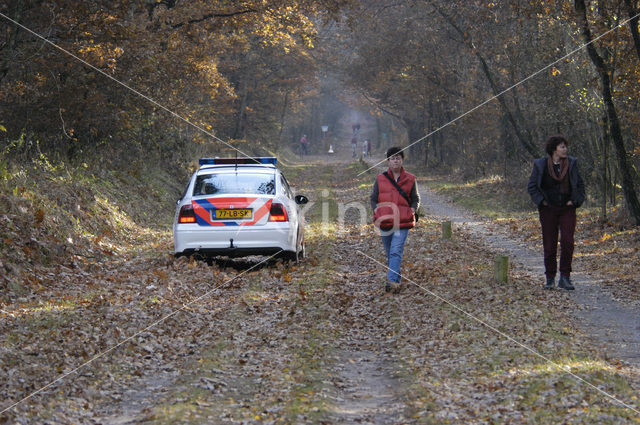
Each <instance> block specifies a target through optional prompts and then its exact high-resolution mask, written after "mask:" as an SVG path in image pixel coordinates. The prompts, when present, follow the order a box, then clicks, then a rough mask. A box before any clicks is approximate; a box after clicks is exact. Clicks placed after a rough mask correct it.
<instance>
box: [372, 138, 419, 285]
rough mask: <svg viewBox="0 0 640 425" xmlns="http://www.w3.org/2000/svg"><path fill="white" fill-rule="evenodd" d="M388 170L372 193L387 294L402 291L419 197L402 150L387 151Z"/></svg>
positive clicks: (414, 177)
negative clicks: (404, 262) (407, 247)
mask: <svg viewBox="0 0 640 425" xmlns="http://www.w3.org/2000/svg"><path fill="white" fill-rule="evenodd" d="M387 162H388V164H389V168H388V170H387V171H385V172H384V173H381V174H378V176H377V178H376V181H375V183H374V184H373V191H372V192H371V197H370V201H371V208H372V209H373V224H374V225H375V226H376V227H377V228H378V229H380V236H381V237H382V245H383V246H384V250H385V253H386V255H387V267H388V272H387V281H386V284H385V291H386V292H389V291H391V290H393V291H394V292H396V293H397V292H399V291H400V282H401V277H402V276H401V272H400V268H401V265H402V257H403V253H404V244H405V242H406V240H407V236H408V235H409V229H411V228H413V227H414V226H415V225H416V221H417V210H418V207H419V206H420V194H419V193H418V185H417V182H416V176H414V175H413V174H411V173H409V172H407V171H406V170H405V169H404V168H403V166H402V165H403V162H404V152H403V150H402V149H401V148H399V147H392V148H389V150H387Z"/></svg>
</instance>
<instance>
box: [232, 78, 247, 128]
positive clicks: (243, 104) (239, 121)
mask: <svg viewBox="0 0 640 425" xmlns="http://www.w3.org/2000/svg"><path fill="white" fill-rule="evenodd" d="M247 74H248V72H247ZM248 87H249V76H248V75H245V77H244V80H243V81H242V97H241V99H240V107H239V108H238V115H237V118H236V127H235V130H234V132H233V138H234V139H242V138H244V121H245V116H246V109H247V97H248V93H249V89H248Z"/></svg>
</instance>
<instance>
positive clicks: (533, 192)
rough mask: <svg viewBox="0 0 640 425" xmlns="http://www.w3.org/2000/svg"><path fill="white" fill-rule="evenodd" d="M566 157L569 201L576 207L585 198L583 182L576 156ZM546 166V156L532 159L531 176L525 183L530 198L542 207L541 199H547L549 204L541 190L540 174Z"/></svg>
mask: <svg viewBox="0 0 640 425" xmlns="http://www.w3.org/2000/svg"><path fill="white" fill-rule="evenodd" d="M568 159H569V172H568V173H569V181H570V182H571V202H572V203H573V205H574V206H575V207H576V208H578V207H579V206H580V205H582V203H583V202H584V199H585V191H584V182H583V181H582V177H580V173H579V172H578V160H577V158H575V157H573V156H570V157H568ZM546 166H547V157H546V156H545V157H544V158H538V159H536V160H535V161H533V170H532V171H531V177H529V184H528V185H527V191H528V192H529V195H530V196H531V200H532V201H533V203H534V204H536V205H537V206H538V208H540V207H542V201H547V203H548V204H550V202H549V200H548V199H547V197H546V194H545V193H544V191H543V190H542V175H543V173H544V169H545V167H546Z"/></svg>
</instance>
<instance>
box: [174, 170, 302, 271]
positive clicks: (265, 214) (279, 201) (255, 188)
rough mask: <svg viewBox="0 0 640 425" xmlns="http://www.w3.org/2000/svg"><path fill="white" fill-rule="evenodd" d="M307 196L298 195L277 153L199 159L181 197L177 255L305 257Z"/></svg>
mask: <svg viewBox="0 0 640 425" xmlns="http://www.w3.org/2000/svg"><path fill="white" fill-rule="evenodd" d="M307 202H308V199H307V198H306V197H305V196H302V195H297V196H294V194H293V192H292V190H291V187H290V186H289V183H288V182H287V179H285V177H284V175H283V174H282V172H281V171H280V170H279V169H277V168H276V158H235V159H227V158H201V159H200V169H199V170H198V171H196V172H195V173H194V174H193V176H192V177H191V179H190V180H189V184H188V185H187V189H186V190H185V193H184V195H183V196H182V198H181V199H179V200H178V207H177V209H176V215H175V219H174V222H173V243H174V254H175V255H176V256H181V255H194V256H196V255H197V256H200V257H202V258H210V257H213V256H217V255H226V256H230V257H242V256H248V255H273V254H279V256H281V257H284V258H287V259H289V260H293V261H298V259H299V258H302V257H303V256H304V250H305V245H304V217H303V216H302V213H301V211H300V205H303V204H306V203H307Z"/></svg>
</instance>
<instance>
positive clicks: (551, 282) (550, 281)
mask: <svg viewBox="0 0 640 425" xmlns="http://www.w3.org/2000/svg"><path fill="white" fill-rule="evenodd" d="M555 286H556V278H555V276H554V277H548V278H547V283H546V284H545V285H544V289H553V288H554V287H555Z"/></svg>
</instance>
